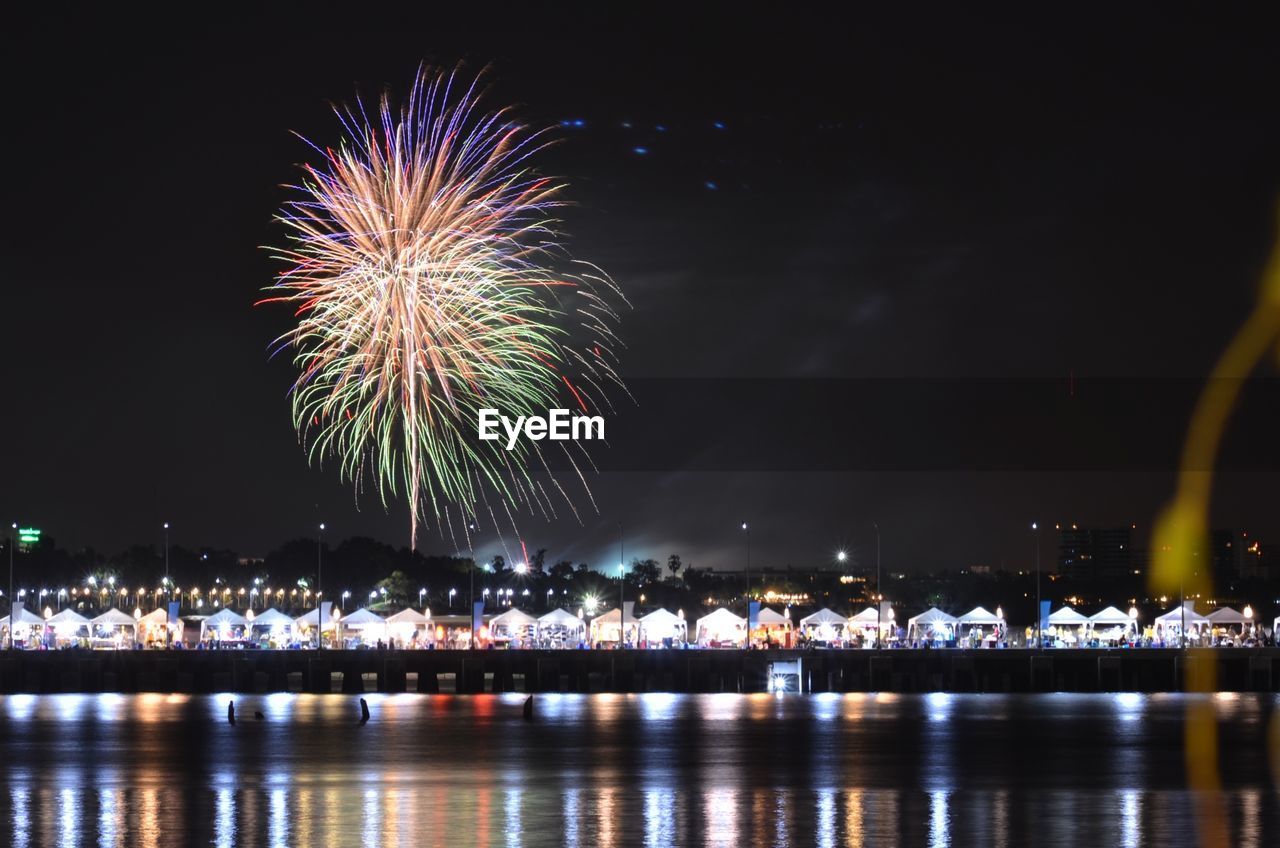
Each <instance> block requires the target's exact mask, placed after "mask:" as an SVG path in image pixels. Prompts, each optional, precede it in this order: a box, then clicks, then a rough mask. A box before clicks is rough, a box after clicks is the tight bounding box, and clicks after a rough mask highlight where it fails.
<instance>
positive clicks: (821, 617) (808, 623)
mask: <svg viewBox="0 0 1280 848" xmlns="http://www.w3.org/2000/svg"><path fill="white" fill-rule="evenodd" d="M846 623H847V620H846V619H845V617H844V616H842V615H839V614H838V613H834V612H832V611H831V610H829V609H827V608H826V607H823V608H822V609H820V610H818V611H817V612H813V613H809V614H808V615H806V616H805V617H804V618H802V619H800V626H801V627H819V626H821V625H823V624H826V625H828V626H831V627H835V626H837V625H839V626H841V627H843V626H844V625H845V624H846Z"/></svg>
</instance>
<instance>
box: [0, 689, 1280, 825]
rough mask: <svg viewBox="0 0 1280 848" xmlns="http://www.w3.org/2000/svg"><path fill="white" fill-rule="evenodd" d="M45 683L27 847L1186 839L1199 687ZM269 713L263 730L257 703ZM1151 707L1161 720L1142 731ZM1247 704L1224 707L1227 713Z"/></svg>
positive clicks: (1254, 767) (1239, 804)
mask: <svg viewBox="0 0 1280 848" xmlns="http://www.w3.org/2000/svg"><path fill="white" fill-rule="evenodd" d="M367 697H368V700H369V704H370V708H371V710H372V711H373V713H374V718H373V720H372V721H371V722H370V723H369V724H368V725H367V726H363V727H362V726H360V725H359V724H357V722H356V721H355V718H356V715H357V712H356V708H355V707H354V706H353V702H352V700H351V699H347V698H343V697H340V696H333V697H327V696H296V695H290V696H281V695H272V696H264V697H261V698H254V697H251V696H236V699H237V711H238V712H239V713H240V714H241V715H242V716H244V717H245V719H244V720H242V721H239V722H237V724H236V725H235V726H232V725H230V724H228V723H227V721H226V712H225V711H226V701H227V700H228V698H227V697H226V696H223V697H220V698H201V697H187V696H177V697H174V696H145V697H137V698H132V697H121V696H84V695H73V696H65V697H62V696H41V697H30V696H26V697H19V698H11V699H5V702H4V705H3V707H2V708H0V750H2V751H3V752H5V754H6V756H5V759H4V767H3V768H2V769H0V830H2V831H7V832H8V835H9V841H10V844H12V845H14V846H24V848H25V846H43V845H64V846H76V845H83V846H97V848H123V846H126V845H127V846H134V845H137V846H162V845H168V844H212V845H215V846H219V847H220V848H230V846H237V845H268V846H299V848H312V846H315V848H339V846H357V845H387V846H394V845H437V844H467V845H473V846H476V848H500V846H506V848H514V846H535V847H536V846H562V845H563V846H572V847H574V848H588V846H589V848H610V846H624V845H638V844H643V845H646V846H667V845H679V846H684V845H688V846H733V848H742V846H786V845H822V846H837V845H841V846H864V845H865V846H876V847H877V848H880V846H896V845H930V846H939V848H941V846H948V847H949V846H952V845H969V844H978V845H987V846H994V848H1007V846H1011V845H1025V844H1079V845H1086V844H1099V845H1118V846H1123V848H1130V846H1140V845H1153V844H1164V843H1169V842H1179V843H1180V844H1181V843H1183V842H1185V841H1186V839H1187V838H1188V837H1189V836H1190V835H1192V834H1194V833H1195V832H1196V830H1195V821H1194V819H1193V804H1192V801H1191V798H1190V796H1189V793H1188V792H1187V791H1186V790H1185V784H1184V781H1185V776H1184V772H1183V770H1184V765H1183V762H1184V760H1183V756H1182V750H1181V738H1182V737H1181V733H1182V724H1181V719H1180V717H1181V715H1182V710H1183V709H1184V707H1185V705H1186V698H1179V697H1172V698H1169V697H1162V698H1149V697H1143V696H1123V697H1121V696H1113V695H1102V696H1069V697H1063V696H1050V697H1044V698H1035V697H1027V696H965V695H949V696H937V695H930V696H893V697H890V698H884V697H881V696H865V695H855V696H848V697H845V696H835V695H824V696H822V697H817V698H806V697H795V696H786V697H783V698H774V697H768V696H764V697H761V698H755V697H747V698H739V697H737V696H731V695H730V696H726V695H713V696H705V697H704V696H676V695H659V696H653V697H651V696H647V695H634V696H609V697H608V698H596V697H595V696H577V695H560V696H554V697H546V698H542V697H540V698H539V706H538V717H537V719H536V720H535V722H533V723H532V724H531V723H528V722H525V721H524V720H523V717H522V712H521V704H522V700H523V699H522V698H521V697H518V696H485V697H483V698H471V699H468V698H458V697H454V696H394V697H379V696H373V695H370V696H367ZM1206 703H1210V704H1212V705H1213V708H1214V709H1215V710H1218V711H1219V715H1220V717H1221V718H1222V719H1223V721H1222V723H1221V725H1220V726H1221V728H1222V729H1221V734H1222V746H1223V750H1224V752H1227V756H1228V762H1229V765H1228V767H1227V768H1226V769H1225V770H1224V781H1225V783H1224V787H1223V792H1222V799H1221V802H1222V805H1223V809H1225V810H1227V811H1228V821H1229V823H1230V827H1231V837H1232V844H1235V845H1239V846H1241V848H1254V846H1258V847H1259V848H1260V846H1263V845H1269V844H1277V840H1278V839H1280V792H1277V790H1276V788H1275V786H1274V785H1273V784H1272V782H1271V779H1270V776H1269V770H1268V760H1267V757H1268V755H1267V751H1266V746H1265V743H1264V742H1263V740H1264V739H1265V737H1266V733H1267V728H1268V727H1269V725H1270V722H1271V720H1272V715H1273V714H1274V713H1277V712H1278V711H1280V699H1277V698H1274V697H1270V696H1258V697H1255V696H1245V695H1241V696H1236V697H1233V698H1215V699H1208V700H1206ZM258 711H260V712H261V713H262V714H263V719H262V720H256V719H253V718H252V716H253V715H254V713H255V712H258ZM1138 717H1140V718H1141V720H1138ZM1228 717H1229V719H1230V720H1229V721H1228V720H1226V719H1227V718H1228Z"/></svg>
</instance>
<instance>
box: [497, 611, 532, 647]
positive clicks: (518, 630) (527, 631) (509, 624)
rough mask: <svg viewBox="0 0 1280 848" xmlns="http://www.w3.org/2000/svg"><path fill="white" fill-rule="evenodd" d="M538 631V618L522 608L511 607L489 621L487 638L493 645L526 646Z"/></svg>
mask: <svg viewBox="0 0 1280 848" xmlns="http://www.w3.org/2000/svg"><path fill="white" fill-rule="evenodd" d="M537 632H538V619H537V618H535V617H534V616H532V615H529V613H527V612H524V611H523V610H519V609H516V608H515V607H512V608H511V609H509V610H507V611H506V612H504V613H502V614H501V615H495V616H494V617H493V619H492V620H491V621H490V622H489V638H490V639H492V640H493V643H494V644H495V645H508V646H510V647H512V648H527V647H529V646H530V644H531V643H532V642H533V636H534V634H535V633H537Z"/></svg>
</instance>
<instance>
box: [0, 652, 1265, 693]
mask: <svg viewBox="0 0 1280 848" xmlns="http://www.w3.org/2000/svg"><path fill="white" fill-rule="evenodd" d="M1277 683H1280V649H1277V648H1259V649H1247V650H1245V649H1238V650H1233V649H1203V650H1188V651H1185V652H1183V651H1178V650H1168V649H1122V650H1089V649H1072V650H1057V651H1044V652H1038V651H1034V650H1020V649H1009V650H951V649H948V650H885V651H873V650H863V651H857V650H849V651H819V650H814V651H740V650H715V651H705V650H702V651H699V650H683V651H670V650H669V651H630V650H621V651H572V650H570V651H539V650H520V651H501V650H499V651H393V650H357V651H323V652H319V653H317V652H315V651H268V650H237V651H96V652H89V651H74V650H72V651H19V652H13V653H4V654H0V692H3V693H5V694H15V693H34V694H49V693H58V692H118V693H132V692H179V693H211V692H240V693H266V692H345V693H358V692H424V693H441V692H454V693H459V694H478V693H482V692H528V693H544V692H584V693H585V692H620V693H627V692H741V693H750V692H766V691H774V690H778V691H788V692H901V693H907V692H1177V691H1182V690H1184V689H1186V688H1188V686H1190V688H1194V689H1200V690H1206V689H1207V690H1213V691H1233V692H1276V691H1280V688H1278V687H1277Z"/></svg>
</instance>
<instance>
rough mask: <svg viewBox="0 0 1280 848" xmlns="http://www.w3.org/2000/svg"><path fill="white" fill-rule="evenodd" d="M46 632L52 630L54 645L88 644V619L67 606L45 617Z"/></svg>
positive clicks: (65, 646)
mask: <svg viewBox="0 0 1280 848" xmlns="http://www.w3.org/2000/svg"><path fill="white" fill-rule="evenodd" d="M44 624H45V628H46V634H47V633H48V631H50V630H51V631H52V632H53V639H54V647H56V648H70V647H73V646H77V645H80V646H86V647H87V646H88V644H89V619H87V618H85V617H84V616H83V615H81V614H80V613H78V612H76V611H75V610H73V609H71V608H70V607H68V608H67V609H64V610H62V611H61V612H59V613H55V614H54V615H52V616H50V617H49V618H47V619H45V622H44Z"/></svg>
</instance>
